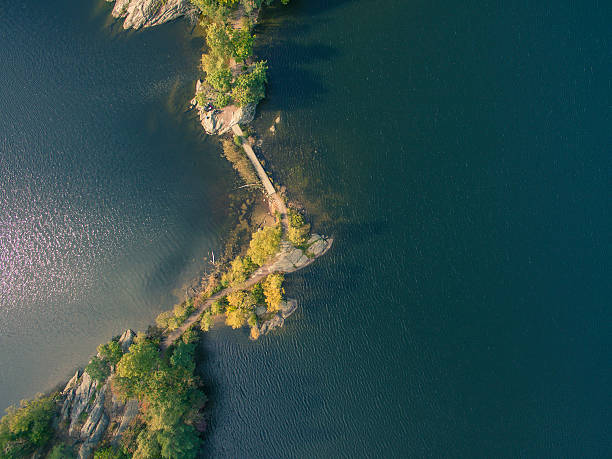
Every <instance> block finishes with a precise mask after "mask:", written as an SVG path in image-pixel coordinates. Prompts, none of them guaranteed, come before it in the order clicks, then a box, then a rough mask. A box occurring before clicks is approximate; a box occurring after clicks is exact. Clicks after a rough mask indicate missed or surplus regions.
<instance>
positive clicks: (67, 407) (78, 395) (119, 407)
mask: <svg viewBox="0 0 612 459" xmlns="http://www.w3.org/2000/svg"><path fill="white" fill-rule="evenodd" d="M135 336H136V334H135V333H134V332H133V331H132V330H126V331H125V332H124V333H123V334H122V335H121V337H120V338H119V341H118V342H119V344H120V345H121V348H122V349H123V351H124V352H126V351H128V350H129V347H130V345H131V344H132V342H133V341H134V337H135ZM98 386H99V384H98V382H97V381H95V380H93V379H92V378H91V376H90V375H89V373H87V371H83V373H82V374H81V373H80V372H79V371H77V372H76V373H75V374H74V376H73V377H72V378H71V379H70V381H68V383H67V384H66V387H65V388H64V390H63V391H62V394H61V395H62V397H63V404H62V407H61V411H60V420H61V421H64V422H66V423H68V429H67V430H68V432H67V433H68V436H69V437H71V438H72V440H73V442H74V444H75V445H76V447H78V457H79V458H80V459H89V458H91V457H92V455H93V452H94V450H95V448H96V447H97V446H98V445H99V443H100V441H101V440H102V438H103V437H104V436H106V435H107V430H108V426H109V424H110V422H111V420H113V421H114V422H113V425H116V426H117V429H116V430H114V432H113V431H110V432H108V438H110V439H112V440H111V441H112V442H113V443H114V444H117V443H118V442H119V440H120V439H121V435H122V434H123V432H124V431H125V429H126V428H127V427H128V425H129V424H130V422H131V421H132V420H133V419H134V418H135V417H136V416H137V415H138V411H139V405H138V401H137V400H133V399H132V400H128V401H127V402H126V403H124V402H122V401H121V400H119V399H116V397H115V396H114V395H113V393H112V391H111V389H110V383H109V382H108V381H107V382H106V383H105V384H104V385H103V386H102V387H98ZM79 445H80V446H79Z"/></svg>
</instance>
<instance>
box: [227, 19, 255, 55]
mask: <svg viewBox="0 0 612 459" xmlns="http://www.w3.org/2000/svg"><path fill="white" fill-rule="evenodd" d="M230 39H231V42H232V46H233V48H234V56H235V57H236V59H238V60H239V61H242V62H244V61H246V60H247V59H248V58H249V57H251V55H252V54H253V41H254V36H253V35H251V32H250V31H249V29H248V28H247V27H242V28H240V29H236V30H232V31H231V33H230Z"/></svg>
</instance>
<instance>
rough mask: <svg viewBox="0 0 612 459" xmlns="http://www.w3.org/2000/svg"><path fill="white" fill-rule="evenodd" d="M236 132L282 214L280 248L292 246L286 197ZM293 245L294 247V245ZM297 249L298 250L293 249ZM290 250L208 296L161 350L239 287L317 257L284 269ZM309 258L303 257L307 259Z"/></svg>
mask: <svg viewBox="0 0 612 459" xmlns="http://www.w3.org/2000/svg"><path fill="white" fill-rule="evenodd" d="M232 129H233V131H234V133H235V134H236V135H237V136H240V137H241V138H242V139H243V142H242V147H243V148H244V151H245V153H246V154H247V156H248V158H249V159H250V160H251V163H253V167H254V168H255V170H256V171H257V175H258V176H259V178H260V179H261V182H262V184H263V186H264V189H265V191H266V194H267V195H268V198H269V199H270V202H271V204H272V207H274V209H275V210H276V211H277V212H278V213H279V214H280V217H281V222H282V225H283V230H284V234H283V242H281V247H282V246H283V245H287V246H290V243H289V242H288V241H286V240H285V237H284V236H285V234H287V229H288V227H289V221H288V218H287V206H286V205H285V202H284V201H283V199H282V198H281V196H280V195H279V194H278V193H277V192H276V190H275V189H274V186H273V185H272V181H271V180H270V179H269V177H268V174H266V171H265V169H264V168H263V166H262V165H261V163H260V162H259V160H258V159H257V156H255V152H254V151H253V147H252V146H251V144H250V143H249V142H247V141H246V140H244V134H243V133H242V129H240V126H238V125H234V126H233V127H232ZM332 242H333V239H329V240H327V241H326V243H327V246H326V247H325V249H324V250H323V251H322V252H321V253H320V254H318V256H321V255H323V254H324V253H325V252H327V250H329V248H330V247H331V244H332ZM291 247H292V246H291ZM294 250H296V249H294ZM287 255H288V252H287V250H285V249H281V250H280V252H279V253H278V254H277V255H276V256H275V257H274V258H273V259H272V260H270V261H269V262H268V263H266V264H265V265H263V266H262V267H260V268H259V269H257V270H256V271H255V272H254V273H253V274H252V275H251V277H249V278H248V279H247V280H246V281H244V282H243V283H241V284H239V285H236V286H233V287H227V288H225V289H223V290H221V291H219V292H217V293H215V294H214V295H212V296H210V297H209V298H207V299H206V301H204V302H203V303H202V304H201V305H200V306H199V307H198V309H196V310H195V311H194V312H193V314H191V315H190V316H189V317H188V318H187V319H186V320H185V322H183V323H182V324H181V325H180V326H179V327H178V328H177V329H175V330H173V331H171V332H170V333H168V334H167V335H166V337H165V338H164V339H163V340H162V342H161V344H160V348H161V349H162V350H165V349H167V348H168V347H169V346H171V345H172V344H174V342H175V341H176V340H177V339H179V338H180V337H181V336H182V335H183V333H185V332H186V331H187V330H188V329H189V327H191V326H192V325H193V324H195V323H196V322H197V321H198V320H199V319H200V317H201V316H202V314H203V313H204V312H205V311H206V310H207V309H209V308H210V307H211V306H212V304H213V303H214V302H215V301H216V300H218V299H220V298H222V297H224V296H226V295H228V294H230V293H232V292H234V291H237V290H246V289H248V288H250V287H252V286H254V285H255V284H256V283H257V282H259V281H261V280H263V279H265V278H266V276H268V275H269V274H272V273H274V272H278V271H282V272H284V273H291V272H294V271H297V270H298V269H302V268H304V267H306V266H308V265H310V264H311V263H312V262H313V261H314V260H315V259H316V257H313V258H310V259H309V260H308V261H306V262H304V263H300V264H299V265H297V266H296V265H295V264H293V263H291V264H289V265H287V264H286V263H285V264H282V266H283V267H282V269H280V268H279V266H281V261H282V259H283V257H287ZM305 258H306V257H304V259H305Z"/></svg>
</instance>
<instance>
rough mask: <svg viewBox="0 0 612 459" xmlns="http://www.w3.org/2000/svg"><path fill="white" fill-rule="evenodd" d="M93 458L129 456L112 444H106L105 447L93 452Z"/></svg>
mask: <svg viewBox="0 0 612 459" xmlns="http://www.w3.org/2000/svg"><path fill="white" fill-rule="evenodd" d="M93 457H94V459H128V458H129V456H128V455H127V454H125V453H124V452H123V451H121V450H120V449H119V448H113V447H112V446H107V447H106V448H101V449H99V450H98V451H96V452H95V453H94V456H93Z"/></svg>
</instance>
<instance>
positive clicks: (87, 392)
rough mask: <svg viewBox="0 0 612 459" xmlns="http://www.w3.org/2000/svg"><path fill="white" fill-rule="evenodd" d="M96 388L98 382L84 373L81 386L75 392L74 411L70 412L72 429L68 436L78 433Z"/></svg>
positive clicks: (70, 428)
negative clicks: (82, 417) (83, 414)
mask: <svg viewBox="0 0 612 459" xmlns="http://www.w3.org/2000/svg"><path fill="white" fill-rule="evenodd" d="M96 386H97V381H93V380H92V379H91V377H90V376H89V373H87V372H86V371H84V372H83V376H82V377H81V384H79V386H78V387H77V388H76V390H75V392H74V398H73V401H72V409H71V410H70V427H69V429H68V435H70V436H74V435H75V433H76V432H77V425H78V424H79V421H80V417H81V413H83V412H84V411H86V410H87V409H88V408H89V403H90V401H91V398H92V396H93V395H94V394H95V391H96Z"/></svg>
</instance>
